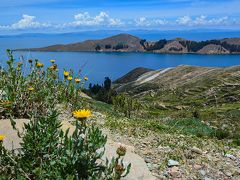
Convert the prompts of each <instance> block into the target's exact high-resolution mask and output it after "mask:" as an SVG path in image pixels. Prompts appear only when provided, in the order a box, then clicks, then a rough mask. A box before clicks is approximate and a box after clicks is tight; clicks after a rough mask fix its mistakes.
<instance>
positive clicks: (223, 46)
mask: <svg viewBox="0 0 240 180" xmlns="http://www.w3.org/2000/svg"><path fill="white" fill-rule="evenodd" d="M16 51H66V52H67V51H68V52H84V51H85V52H154V53H169V54H184V53H196V54H240V38H225V39H219V40H206V41H192V40H186V39H183V38H176V39H172V40H166V39H161V40H159V41H147V40H145V39H140V38H138V37H136V36H133V35H130V34H118V35H115V36H111V37H108V38H104V39H100V40H86V41H83V42H79V43H72V44H57V45H52V46H47V47H42V48H28V49H26V48H25V49H17V50H16Z"/></svg>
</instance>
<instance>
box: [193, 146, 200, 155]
mask: <svg viewBox="0 0 240 180" xmlns="http://www.w3.org/2000/svg"><path fill="white" fill-rule="evenodd" d="M191 151H192V152H193V153H196V154H203V152H202V150H201V149H199V148H197V147H193V148H192V149H191Z"/></svg>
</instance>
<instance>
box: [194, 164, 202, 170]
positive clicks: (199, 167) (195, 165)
mask: <svg viewBox="0 0 240 180" xmlns="http://www.w3.org/2000/svg"><path fill="white" fill-rule="evenodd" d="M193 167H194V169H196V170H200V169H201V168H202V166H201V165H199V164H194V166H193Z"/></svg>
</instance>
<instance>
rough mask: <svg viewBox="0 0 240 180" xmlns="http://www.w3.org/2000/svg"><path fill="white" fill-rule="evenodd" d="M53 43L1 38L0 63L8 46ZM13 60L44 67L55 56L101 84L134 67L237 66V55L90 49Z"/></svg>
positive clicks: (239, 60)
mask: <svg viewBox="0 0 240 180" xmlns="http://www.w3.org/2000/svg"><path fill="white" fill-rule="evenodd" d="M0 40H2V39H0ZM36 44H37V45H36ZM49 44H53V43H51V42H50V41H49V40H46V41H43V40H41V39H34V38H28V39H24V41H23V40H21V41H18V40H16V39H15V40H9V39H5V40H2V41H0V49H1V50H0V65H1V64H3V63H4V62H5V60H6V53H5V52H4V51H5V49H7V48H23V47H40V46H45V45H49ZM14 55H15V57H16V59H17V60H18V59H19V57H21V56H22V57H23V58H24V59H25V60H27V59H30V58H31V59H39V60H40V61H42V62H43V63H44V64H45V65H46V66H48V65H50V62H49V60H50V59H55V60H56V63H57V64H58V65H59V69H60V71H62V70H63V68H66V69H73V70H74V71H75V72H77V71H78V70H79V69H82V75H83V76H88V77H89V80H90V82H92V83H102V82H103V80H104V77H107V76H108V77H110V78H111V79H112V80H114V79H116V78H119V77H120V76H122V75H124V74H126V73H127V72H129V71H130V70H132V69H134V68H136V67H146V68H152V69H160V68H167V67H176V66H178V65H195V66H211V67H226V66H235V65H240V55H193V54H183V55H173V54H172V55H170V54H154V53H89V52H14Z"/></svg>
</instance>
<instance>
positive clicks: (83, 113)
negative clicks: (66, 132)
mask: <svg viewBox="0 0 240 180" xmlns="http://www.w3.org/2000/svg"><path fill="white" fill-rule="evenodd" d="M72 114H73V117H75V118H76V119H84V118H87V117H89V116H91V115H92V113H91V111H90V110H89V109H81V110H76V111H73V113H72Z"/></svg>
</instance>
